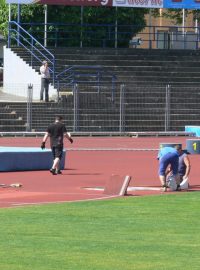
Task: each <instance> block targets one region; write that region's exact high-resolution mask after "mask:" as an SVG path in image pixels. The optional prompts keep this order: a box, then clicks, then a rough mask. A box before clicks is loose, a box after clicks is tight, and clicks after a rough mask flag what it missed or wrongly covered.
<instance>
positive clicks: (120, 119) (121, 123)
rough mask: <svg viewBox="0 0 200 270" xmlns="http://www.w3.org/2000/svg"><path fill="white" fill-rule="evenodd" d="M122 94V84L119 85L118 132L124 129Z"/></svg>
mask: <svg viewBox="0 0 200 270" xmlns="http://www.w3.org/2000/svg"><path fill="white" fill-rule="evenodd" d="M124 94H125V85H124V84H122V85H120V102H119V104H120V108H119V110H120V113H119V132H123V131H124V128H125V126H124V116H125V115H124V103H125V102H124Z"/></svg>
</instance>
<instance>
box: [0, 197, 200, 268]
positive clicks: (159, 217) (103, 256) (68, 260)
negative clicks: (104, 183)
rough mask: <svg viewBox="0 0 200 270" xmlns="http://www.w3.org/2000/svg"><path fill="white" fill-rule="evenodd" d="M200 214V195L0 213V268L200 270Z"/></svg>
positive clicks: (15, 210) (138, 198)
mask: <svg viewBox="0 0 200 270" xmlns="http://www.w3.org/2000/svg"><path fill="white" fill-rule="evenodd" d="M199 212H200V193H199V192H188V193H181V194H180V193H178V194H177V193H176V194H172V195H168V196H166V195H159V196H146V197H137V196H132V197H131V196H130V197H123V198H119V199H112V200H107V201H90V202H77V203H64V204H50V205H43V206H28V207H21V208H12V209H11V208H8V209H0V228H1V236H0V269H2V270H33V269H34V270H36V269H37V270H63V269H69V270H100V269H101V270H107V269H109V270H127V269H130V270H135V269H140V270H141V269H145V270H148V269H151V270H159V269H173V270H176V269H177V270H180V269H183V270H187V269H188V270H189V269H190V270H191V269H192V270H194V269H200V259H199V257H200V214H199Z"/></svg>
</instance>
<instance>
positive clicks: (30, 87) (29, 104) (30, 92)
mask: <svg viewBox="0 0 200 270" xmlns="http://www.w3.org/2000/svg"><path fill="white" fill-rule="evenodd" d="M32 101H33V85H32V84H29V85H28V89H27V123H26V131H31V130H32Z"/></svg>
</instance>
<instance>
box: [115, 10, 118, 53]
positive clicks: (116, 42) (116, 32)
mask: <svg viewBox="0 0 200 270" xmlns="http://www.w3.org/2000/svg"><path fill="white" fill-rule="evenodd" d="M117 47H118V20H117V7H115V49H117Z"/></svg>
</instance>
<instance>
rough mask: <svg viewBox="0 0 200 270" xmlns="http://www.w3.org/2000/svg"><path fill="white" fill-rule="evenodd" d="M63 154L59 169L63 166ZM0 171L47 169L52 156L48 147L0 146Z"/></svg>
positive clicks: (50, 163) (49, 166) (50, 165)
mask: <svg viewBox="0 0 200 270" xmlns="http://www.w3.org/2000/svg"><path fill="white" fill-rule="evenodd" d="M65 155H66V152H65V151H64V152H63V157H62V160H61V166H60V168H61V169H64V166H65ZM0 158H1V162H0V171H1V172H6V171H33V170H49V169H50V168H51V167H52V163H53V156H52V153H51V150H50V149H44V150H42V149H41V148H38V147H0Z"/></svg>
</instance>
